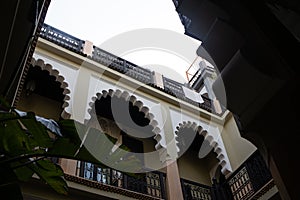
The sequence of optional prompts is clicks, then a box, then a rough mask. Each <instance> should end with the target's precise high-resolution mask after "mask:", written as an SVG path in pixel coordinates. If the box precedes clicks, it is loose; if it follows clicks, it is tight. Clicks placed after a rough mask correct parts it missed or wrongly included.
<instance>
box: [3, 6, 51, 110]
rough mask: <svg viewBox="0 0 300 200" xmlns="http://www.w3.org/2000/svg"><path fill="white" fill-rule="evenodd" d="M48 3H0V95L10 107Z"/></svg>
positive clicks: (29, 57) (27, 64) (26, 66)
mask: <svg viewBox="0 0 300 200" xmlns="http://www.w3.org/2000/svg"><path fill="white" fill-rule="evenodd" d="M49 4H50V0H4V1H1V3H0V10H1V12H0V13H1V14H0V15H1V31H0V45H1V47H0V83H1V84H0V95H1V96H3V97H4V98H5V99H6V101H8V102H9V103H10V104H12V103H13V101H14V99H15V97H16V95H17V94H16V93H17V92H18V90H17V89H18V86H19V85H20V82H22V80H21V77H22V75H23V74H26V71H27V69H28V67H29V62H30V61H31V56H32V54H33V51H34V48H35V45H36V42H37V38H38V33H39V31H40V29H41V27H42V24H43V22H44V18H45V16H46V12H47V9H48V6H49Z"/></svg>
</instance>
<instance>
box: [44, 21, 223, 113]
mask: <svg viewBox="0 0 300 200" xmlns="http://www.w3.org/2000/svg"><path fill="white" fill-rule="evenodd" d="M40 37H41V38H44V39H46V40H48V41H50V42H52V43H55V44H57V45H59V46H61V47H63V48H66V49H68V50H70V51H72V52H74V53H76V54H79V55H81V56H84V57H88V58H89V59H91V60H93V61H96V62H97V63H100V64H102V65H104V66H106V67H108V68H110V69H112V70H115V71H117V72H119V73H121V74H124V75H126V76H129V77H131V78H133V79H135V80H137V81H139V82H141V83H142V84H146V85H148V86H151V87H153V88H156V89H158V90H160V91H162V92H164V93H166V94H169V95H171V96H173V97H176V98H177V99H180V100H182V101H184V102H187V103H188V104H192V105H194V106H197V107H199V108H200V109H203V110H205V111H208V112H209V113H212V114H214V115H217V116H219V117H220V116H223V114H224V113H225V110H226V108H224V107H219V106H216V104H215V102H214V101H213V100H212V99H210V98H209V97H208V95H207V94H202V95H201V94H200V93H197V92H195V91H193V89H192V87H190V86H189V84H188V83H186V84H182V83H179V82H177V81H175V80H172V79H169V78H167V77H165V76H163V75H161V74H159V73H157V72H155V71H151V70H149V69H146V68H143V67H140V66H138V65H136V64H134V63H132V62H129V61H127V60H125V59H123V58H120V57H118V56H116V55H113V54H111V53H109V52H107V51H105V50H103V49H101V48H99V47H96V46H94V45H93V46H92V49H91V50H90V53H87V50H86V46H87V45H88V44H86V42H85V41H84V40H81V39H79V38H76V37H74V36H72V35H69V34H67V33H65V32H63V31H61V30H58V29H56V28H54V27H52V26H50V25H47V24H44V25H43V28H42V30H41V33H40Z"/></svg>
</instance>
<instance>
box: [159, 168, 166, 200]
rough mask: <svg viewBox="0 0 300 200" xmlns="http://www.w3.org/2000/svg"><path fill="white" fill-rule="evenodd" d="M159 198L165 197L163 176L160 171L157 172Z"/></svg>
mask: <svg viewBox="0 0 300 200" xmlns="http://www.w3.org/2000/svg"><path fill="white" fill-rule="evenodd" d="M159 182H160V192H161V198H163V199H166V186H165V177H164V174H163V173H162V172H159Z"/></svg>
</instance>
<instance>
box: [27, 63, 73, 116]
mask: <svg viewBox="0 0 300 200" xmlns="http://www.w3.org/2000/svg"><path fill="white" fill-rule="evenodd" d="M31 66H32V67H39V68H40V69H41V70H42V71H47V72H49V75H50V76H53V77H54V78H55V81H56V82H58V83H60V88H61V89H62V95H63V96H64V98H63V104H62V109H63V111H62V113H61V114H60V116H61V117H62V118H64V119H68V118H70V116H71V115H70V113H68V112H67V111H66V108H67V107H68V106H69V103H68V101H69V100H70V99H71V98H70V90H69V89H68V86H69V85H68V83H67V82H65V78H64V77H63V76H62V75H61V74H60V73H59V71H58V70H56V69H54V68H53V66H52V65H51V64H49V63H45V61H44V60H42V59H35V58H32V60H31Z"/></svg>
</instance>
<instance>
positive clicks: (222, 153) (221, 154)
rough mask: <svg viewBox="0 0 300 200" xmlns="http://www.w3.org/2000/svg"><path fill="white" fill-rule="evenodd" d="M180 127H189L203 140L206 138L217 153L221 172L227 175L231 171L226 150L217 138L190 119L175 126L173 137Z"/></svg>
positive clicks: (176, 134)
mask: <svg viewBox="0 0 300 200" xmlns="http://www.w3.org/2000/svg"><path fill="white" fill-rule="evenodd" d="M182 128H191V129H192V130H194V131H195V132H196V134H200V135H202V136H203V137H204V140H206V141H207V142H208V143H209V145H210V146H211V147H212V148H213V150H214V152H215V153H216V154H217V156H216V158H217V159H218V160H219V165H220V166H221V172H222V173H223V174H224V175H227V174H228V173H230V172H231V167H230V163H229V159H228V156H227V152H226V150H225V148H224V145H222V144H221V142H220V141H219V140H217V139H216V138H215V137H213V136H212V135H210V134H209V132H208V131H206V130H204V129H203V127H202V126H200V125H198V124H197V123H195V122H191V121H187V122H186V121H184V122H182V123H180V124H179V125H178V126H177V127H176V131H175V138H177V137H178V134H179V133H180V129H182ZM176 144H178V141H177V140H176ZM177 147H178V146H177ZM199 149H200V147H199Z"/></svg>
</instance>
